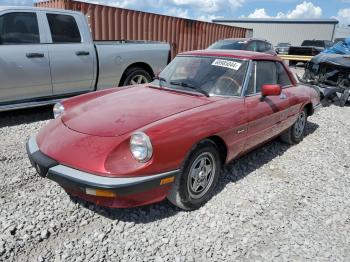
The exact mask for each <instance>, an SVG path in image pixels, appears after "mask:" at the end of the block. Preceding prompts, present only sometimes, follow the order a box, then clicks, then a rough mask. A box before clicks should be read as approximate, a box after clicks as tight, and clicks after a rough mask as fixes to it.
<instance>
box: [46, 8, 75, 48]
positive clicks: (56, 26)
mask: <svg viewBox="0 0 350 262" xmlns="http://www.w3.org/2000/svg"><path fill="white" fill-rule="evenodd" d="M46 16H47V20H48V22H49V26H50V31H51V36H52V42H53V43H81V36H80V32H79V28H78V25H77V22H76V21H75V18H74V17H73V16H71V15H61V14H47V15H46Z"/></svg>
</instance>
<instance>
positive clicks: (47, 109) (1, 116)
mask: <svg viewBox="0 0 350 262" xmlns="http://www.w3.org/2000/svg"><path fill="white" fill-rule="evenodd" d="M51 118H53V115H52V106H44V107H37V108H29V109H20V110H13V111H7V112H0V128H2V127H5V126H17V125H22V124H30V123H33V122H38V121H44V120H48V119H51Z"/></svg>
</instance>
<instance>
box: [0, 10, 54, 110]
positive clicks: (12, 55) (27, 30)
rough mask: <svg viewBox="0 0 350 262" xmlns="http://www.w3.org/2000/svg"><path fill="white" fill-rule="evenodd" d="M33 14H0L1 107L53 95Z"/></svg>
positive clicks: (17, 12) (40, 33) (48, 66)
mask: <svg viewBox="0 0 350 262" xmlns="http://www.w3.org/2000/svg"><path fill="white" fill-rule="evenodd" d="M42 32H43V28H42V26H41V23H39V19H38V14H37V13H36V12H28V11H24V10H20V11H16V10H14V11H7V12H5V13H0V79H1V84H0V103H5V104H6V103H14V102H24V101H26V100H31V99H36V98H39V97H45V96H50V95H51V94H52V86H51V76H50V63H49V54H48V50H47V47H46V46H45V45H44V44H42V39H41V36H42Z"/></svg>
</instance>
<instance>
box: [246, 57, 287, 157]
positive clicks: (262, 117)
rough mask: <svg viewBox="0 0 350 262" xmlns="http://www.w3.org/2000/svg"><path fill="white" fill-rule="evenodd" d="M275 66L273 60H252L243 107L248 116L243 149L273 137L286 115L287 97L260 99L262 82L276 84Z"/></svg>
mask: <svg viewBox="0 0 350 262" xmlns="http://www.w3.org/2000/svg"><path fill="white" fill-rule="evenodd" d="M277 82H278V76H277V67H276V64H275V62H273V61H254V62H253V66H252V72H251V75H250V79H249V83H248V87H247V90H246V93H245V103H244V104H245V109H246V112H247V117H248V130H247V140H246V144H245V151H247V150H250V149H252V148H254V147H256V146H258V145H259V144H261V143H263V142H264V141H266V140H268V139H270V138H272V137H274V136H275V135H276V134H277V133H278V130H277V126H278V125H279V124H280V123H281V122H282V121H283V120H284V119H285V118H286V117H287V113H286V110H288V106H289V102H288V97H287V96H286V95H285V94H284V92H282V94H281V95H280V96H269V97H265V98H264V99H261V88H262V86H263V85H264V84H277Z"/></svg>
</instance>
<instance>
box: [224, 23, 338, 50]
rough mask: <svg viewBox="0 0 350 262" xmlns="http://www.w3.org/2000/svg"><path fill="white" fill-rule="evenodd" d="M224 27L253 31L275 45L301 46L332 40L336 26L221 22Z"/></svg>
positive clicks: (326, 24) (255, 35) (256, 35)
mask: <svg viewBox="0 0 350 262" xmlns="http://www.w3.org/2000/svg"><path fill="white" fill-rule="evenodd" d="M219 23H220V24H224V25H231V26H241V27H245V28H252V29H253V36H254V37H258V38H264V39H266V40H268V41H270V42H271V43H272V44H273V45H277V44H278V43H280V42H283V43H286V42H289V43H291V44H292V45H301V43H302V42H303V41H304V40H307V39H321V40H332V36H333V30H334V24H330V23H324V24H322V23H314V24H312V23H268V22H266V23H246V22H241V23H240V22H219Z"/></svg>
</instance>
